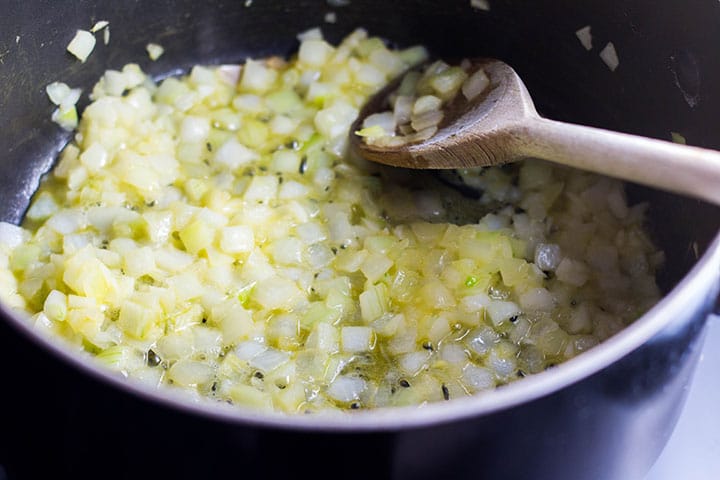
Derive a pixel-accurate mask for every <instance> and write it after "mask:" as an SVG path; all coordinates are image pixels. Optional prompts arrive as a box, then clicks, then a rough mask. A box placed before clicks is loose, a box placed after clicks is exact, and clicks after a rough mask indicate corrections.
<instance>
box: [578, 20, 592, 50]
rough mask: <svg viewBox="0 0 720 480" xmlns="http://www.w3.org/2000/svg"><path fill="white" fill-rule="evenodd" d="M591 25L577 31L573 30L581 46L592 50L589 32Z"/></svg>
mask: <svg viewBox="0 0 720 480" xmlns="http://www.w3.org/2000/svg"><path fill="white" fill-rule="evenodd" d="M591 28H592V27H591V26H590V25H587V26H585V27H583V28H581V29H580V30H578V31H577V32H575V35H576V36H577V38H578V40H580V43H581V44H582V46H583V47H585V50H588V51H589V50H592V47H593V45H592V33H591V32H590V30H591Z"/></svg>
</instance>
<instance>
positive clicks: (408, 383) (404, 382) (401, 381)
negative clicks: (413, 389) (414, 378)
mask: <svg viewBox="0 0 720 480" xmlns="http://www.w3.org/2000/svg"><path fill="white" fill-rule="evenodd" d="M398 383H399V384H400V386H401V387H403V388H409V387H410V382H408V381H407V380H405V379H404V378H402V379H400V381H399V382H398Z"/></svg>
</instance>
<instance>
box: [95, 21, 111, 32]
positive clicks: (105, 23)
mask: <svg viewBox="0 0 720 480" xmlns="http://www.w3.org/2000/svg"><path fill="white" fill-rule="evenodd" d="M108 25H110V22H108V21H107V20H100V21H98V22H95V25H93V26H92V28H91V29H90V31H91V32H92V33H96V32H99V31H100V30H102V29H103V28H105V27H107V26H108Z"/></svg>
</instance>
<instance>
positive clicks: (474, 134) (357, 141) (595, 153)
mask: <svg viewBox="0 0 720 480" xmlns="http://www.w3.org/2000/svg"><path fill="white" fill-rule="evenodd" d="M478 69H483V70H484V71H485V73H486V75H487V76H488V78H489V80H490V84H489V85H488V87H487V89H485V91H484V92H483V93H482V94H480V95H478V96H477V97H475V98H474V99H472V100H470V101H465V99H464V98H463V96H462V94H460V95H458V96H457V97H456V98H455V99H454V100H453V101H452V102H451V103H449V104H448V105H447V106H446V107H445V108H444V119H443V121H442V123H441V124H440V125H439V128H438V131H437V132H436V133H435V134H434V135H433V136H432V137H430V138H429V139H427V140H424V141H422V142H419V143H408V144H405V145H402V146H377V145H373V144H370V143H367V142H366V141H365V140H364V139H363V138H362V137H360V136H359V135H357V134H356V133H354V132H356V131H358V130H359V129H360V128H361V126H362V123H363V121H364V119H365V118H366V117H367V116H369V115H371V114H373V113H376V112H378V111H381V110H382V109H383V106H384V105H386V104H387V102H386V99H387V97H388V96H389V95H390V94H391V93H392V92H394V91H395V90H396V89H397V86H398V84H399V80H400V79H398V80H397V81H395V82H392V83H391V84H389V85H388V86H387V87H386V88H384V89H383V90H381V91H380V92H378V93H377V94H376V95H374V96H373V97H372V98H371V99H370V101H369V102H368V103H367V104H366V105H365V107H364V108H363V109H362V110H361V112H360V114H359V116H358V119H357V120H356V121H355V124H354V125H353V126H352V128H351V132H353V133H351V134H350V137H351V138H350V142H351V145H352V148H354V150H355V151H356V152H357V153H358V154H359V155H360V156H361V157H363V158H365V159H367V160H371V161H374V162H378V163H382V164H385V165H391V166H395V167H404V168H413V169H455V168H475V167H487V166H494V165H502V164H505V163H508V162H512V161H516V160H520V159H523V158H541V159H544V160H548V161H552V162H555V163H559V164H563V165H566V166H570V167H575V168H579V169H582V170H587V171H592V172H595V173H599V174H603V175H608V176H611V177H615V178H619V179H622V180H627V181H631V182H636V183H640V184H643V185H647V186H651V187H656V188H660V189H663V190H668V191H672V192H675V193H679V194H683V195H688V196H692V197H696V198H699V199H702V200H705V201H708V202H711V203H714V204H718V205H720V152H717V151H715V150H708V149H702V148H697V147H690V146H686V145H681V144H677V143H672V142H667V141H663V140H656V139H651V138H646V137H639V136H635V135H629V134H625V133H619V132H612V131H609V130H603V129H599V128H593V127H587V126H580V125H573V124H569V123H564V122H558V121H555V120H549V119H545V118H542V117H541V116H540V115H539V114H538V113H537V111H536V109H535V106H534V103H533V101H532V97H531V96H530V93H529V92H528V90H527V88H526V87H525V85H524V83H523V81H522V79H521V78H520V76H519V75H518V74H517V73H516V72H515V70H514V69H513V68H512V67H510V66H509V65H508V64H506V63H504V62H502V61H500V60H495V59H487V58H481V59H475V60H474V61H472V62H471V67H470V71H471V72H472V71H476V70H478ZM401 78H402V76H401Z"/></svg>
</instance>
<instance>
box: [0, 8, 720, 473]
mask: <svg viewBox="0 0 720 480" xmlns="http://www.w3.org/2000/svg"><path fill="white" fill-rule="evenodd" d="M245 3H246V2H243V1H240V2H223V1H221V0H213V1H206V2H193V1H191V0H180V1H175V2H171V1H153V2H149V1H147V2H141V1H127V2H92V1H88V0H82V1H75V2H69V1H68V2H65V1H64V2H55V1H51V0H39V1H33V2H14V1H8V0H0V11H2V12H4V13H3V15H2V16H0V63H1V65H0V86H1V87H2V88H0V105H1V107H0V119H1V121H2V131H0V151H2V153H3V155H2V157H0V205H2V207H1V208H0V219H2V220H6V221H18V220H19V218H20V217H21V215H22V213H23V211H24V210H25V208H26V206H27V202H28V196H29V195H30V194H31V193H32V191H34V189H35V188H36V186H37V182H38V179H39V177H40V176H41V175H42V173H43V172H45V171H47V169H48V168H49V167H50V166H51V164H52V161H53V159H54V157H55V155H56V154H57V151H58V150H59V148H60V147H61V146H62V145H63V144H64V143H65V142H66V141H67V138H68V136H67V135H66V134H64V133H62V132H60V131H59V130H58V129H57V128H56V127H55V126H54V125H53V124H51V123H50V121H49V118H50V112H51V107H50V105H49V103H48V102H47V100H46V98H45V96H44V92H43V89H44V85H46V84H48V83H50V82H52V81H54V80H58V79H60V80H63V81H66V82H68V83H70V84H73V85H83V86H85V88H88V87H89V86H90V85H91V84H92V83H93V81H94V80H95V79H97V78H98V76H99V75H100V74H101V73H102V72H103V71H104V70H105V69H107V68H119V67H121V66H122V65H123V64H125V63H127V62H130V61H139V62H140V63H141V65H142V66H143V68H147V70H148V71H149V72H151V73H153V74H155V75H166V74H168V73H172V72H175V71H178V69H186V68H188V67H189V66H191V65H193V64H196V63H219V62H223V63H230V62H237V61H239V60H242V59H243V58H246V57H255V58H257V57H260V56H263V55H266V54H271V53H281V54H286V53H289V52H291V51H292V50H293V48H294V47H295V46H296V41H295V40H294V37H295V34H296V33H297V32H300V31H302V30H305V29H307V28H310V27H314V26H318V25H320V26H322V27H323V30H324V31H326V33H327V35H328V37H330V38H331V39H333V40H337V39H339V38H341V37H342V36H343V35H344V34H346V33H348V32H349V31H350V30H351V29H353V28H355V27H358V26H363V27H365V28H367V29H368V30H369V31H370V32H371V33H373V34H380V35H382V36H385V37H387V38H390V39H393V40H394V41H397V42H399V43H401V44H410V43H416V42H422V43H425V44H427V45H428V46H430V47H431V50H433V51H434V52H435V53H437V54H439V55H453V56H462V55H473V56H480V55H484V56H494V57H498V58H502V59H504V60H506V61H508V62H509V63H510V64H512V65H513V66H515V67H516V69H517V70H518V71H519V73H520V74H521V76H522V77H523V78H524V79H525V80H526V83H527V85H528V88H529V90H530V92H531V93H532V94H533V96H534V97H535V99H536V102H537V105H538V108H539V110H540V111H541V112H542V113H543V114H545V115H546V116H549V117H551V118H556V119H559V120H566V121H571V122H575V123H584V124H588V125H595V126H600V127H605V128H612V129H617V130H622V131H626V132H630V133H636V134H643V135H648V136H654V137H658V138H667V137H668V135H669V132H670V131H679V132H681V133H682V134H683V135H685V136H686V137H687V138H688V141H689V142H690V143H693V144H697V145H702V146H706V147H711V148H713V147H714V148H718V147H719V146H720V137H718V136H717V135H716V133H715V129H716V125H720V97H718V96H717V95H714V92H713V91H712V89H713V88H714V86H715V85H718V84H720V56H718V55H717V49H716V47H715V46H716V45H720V24H718V23H717V22H715V21H713V19H715V18H718V16H719V15H720V4H718V3H717V2H712V1H709V0H707V1H702V0H688V1H685V2H669V1H665V2H657V1H645V0H632V1H619V0H618V1H610V2H607V1H606V2H600V1H594V0H593V1H587V2H576V1H575V2H573V1H562V0H494V1H493V0H491V2H490V3H491V11H490V12H481V11H478V10H474V9H472V8H471V7H470V6H469V1H467V0H453V1H443V2H437V1H419V0H417V1H415V0H413V1H398V2H386V1H382V0H368V1H361V0H352V1H351V2H349V4H348V5H345V6H340V7H334V6H331V5H329V4H328V3H326V2H324V1H309V0H302V1H292V2H290V1H287V2H280V1H277V2H270V1H262V0H255V1H254V2H250V3H251V5H250V6H245ZM328 11H335V12H336V13H337V18H338V21H337V23H335V24H332V25H330V24H324V23H323V21H322V19H323V16H324V14H325V13H327V12H328ZM104 19H107V20H109V21H110V25H111V26H110V28H111V32H112V36H111V41H110V45H109V46H107V47H105V46H104V45H100V44H99V45H98V47H97V50H96V51H95V52H94V54H93V56H92V57H91V59H90V60H89V61H88V63H87V64H85V65H81V64H79V63H78V62H75V61H73V60H72V59H71V58H70V57H69V56H68V55H67V54H65V53H64V46H65V45H66V44H67V42H68V41H69V40H70V38H72V35H73V34H74V31H75V29H76V28H89V26H91V25H92V24H93V23H94V22H95V21H97V20H104ZM585 25H592V27H593V34H594V41H595V47H594V50H593V51H591V52H587V51H586V50H585V49H584V48H582V46H580V44H579V42H578V40H577V38H575V34H574V32H575V30H577V29H579V28H581V27H583V26H585ZM690 26H692V27H690ZM149 41H154V42H158V43H161V44H163V45H164V46H165V47H166V54H165V55H164V56H163V57H161V59H160V60H159V61H158V62H155V63H151V62H150V61H149V60H147V58H146V56H145V53H144V48H145V45H146V44H147V43H148V42H149ZM608 41H612V42H613V43H614V44H615V45H616V47H617V49H618V52H619V55H620V58H621V66H620V68H619V69H618V70H617V71H616V72H615V73H611V72H610V71H609V70H608V69H607V68H606V66H605V65H604V64H603V63H602V61H601V60H600V59H599V58H598V56H597V52H599V50H600V49H602V47H603V46H604V45H605V43H607V42H608ZM630 193H631V196H632V198H634V199H636V200H650V201H651V204H652V208H651V211H650V216H651V228H652V230H653V234H654V237H655V239H656V241H657V243H658V244H659V245H660V246H661V247H662V248H663V249H664V250H665V251H666V252H667V254H668V262H667V267H666V269H665V270H664V272H663V274H662V277H661V279H660V281H661V283H662V286H663V288H664V289H665V290H666V291H668V292H670V293H669V295H668V297H667V298H666V299H665V301H664V302H663V303H662V304H661V305H659V306H658V307H656V308H655V309H653V311H651V312H650V313H649V314H648V315H646V317H645V318H643V319H642V320H641V321H640V322H639V323H641V325H640V326H639V327H638V329H636V330H634V331H633V332H630V333H627V335H626V332H623V333H621V334H620V335H619V336H618V337H622V338H621V339H620V340H618V342H616V343H617V345H613V346H611V347H608V349H606V352H608V353H607V355H605V357H602V358H601V356H600V355H598V356H596V357H597V358H598V362H597V365H596V366H594V367H593V366H590V367H588V368H586V369H585V370H584V372H585V373H582V372H581V373H578V371H580V370H582V369H575V370H572V367H570V368H565V367H566V365H562V366H559V367H557V370H558V372H557V373H558V375H557V376H558V378H559V377H560V375H564V377H563V378H564V380H562V381H558V382H555V383H553V384H552V385H554V386H550V387H543V388H539V389H536V390H535V393H532V394H527V395H524V396H523V395H522V394H521V395H517V396H515V397H513V398H515V400H513V401H511V402H508V403H507V405H500V406H496V407H493V408H487V409H484V410H483V409H480V408H475V407H473V406H472V405H470V404H468V405H469V408H468V409H467V413H464V414H463V413H457V412H456V411H454V413H453V414H452V415H447V416H443V415H435V414H434V413H433V412H435V410H432V409H430V410H429V413H428V418H427V419H426V420H423V419H418V416H417V415H416V416H415V417H413V419H411V420H408V421H407V422H404V421H403V420H402V419H400V420H397V419H391V420H390V421H389V423H388V425H385V426H383V425H382V424H380V423H377V422H375V423H373V422H369V423H364V424H362V425H360V424H358V425H359V428H357V429H354V428H353V426H352V422H350V426H348V424H343V423H338V424H337V425H331V424H323V425H321V426H319V427H312V426H308V425H309V424H308V423H307V422H305V423H302V424H298V423H293V422H288V423H287V425H285V424H283V422H282V421H270V422H264V421H262V419H261V420H260V421H243V419H242V418H240V419H228V418H227V417H226V416H222V415H213V414H208V415H202V414H200V415H198V414H197V412H196V409H195V410H193V409H189V410H185V409H183V408H180V409H177V408H174V406H177V405H176V404H174V403H171V402H167V404H166V403H165V402H164V401H163V400H158V399H157V398H153V399H151V400H149V401H148V400H147V398H145V397H147V395H145V396H140V395H137V391H136V390H134V389H132V388H129V387H120V388H118V385H117V383H114V384H110V383H108V382H107V378H106V377H104V376H102V375H100V374H97V372H90V373H91V375H88V372H87V370H85V371H83V370H82V369H78V368H76V367H77V365H70V364H69V363H68V362H65V361H62V360H58V358H59V357H58V354H57V352H56V351H52V352H51V351H49V350H48V345H47V344H46V343H45V342H42V341H40V340H38V339H37V338H35V337H33V336H32V335H28V333H27V329H24V328H22V327H21V326H20V327H19V325H18V324H19V320H18V319H16V318H11V317H10V316H9V315H8V314H7V312H5V314H4V317H6V318H4V319H3V320H7V321H2V322H0V340H1V341H2V343H1V344H0V347H1V348H0V371H2V372H3V373H2V375H3V377H2V378H3V380H4V381H3V391H2V395H1V398H2V399H1V400H0V425H2V427H0V465H5V468H6V470H7V474H8V476H9V478H11V479H15V478H44V477H47V476H48V475H49V474H53V475H54V476H60V477H61V478H64V477H66V476H67V477H69V476H72V477H75V478H78V477H80V478H85V477H88V478H89V477H97V476H103V477H109V478H149V477H157V478H214V477H220V476H225V475H228V474H233V475H236V476H241V475H242V476H245V477H246V478H257V477H259V476H260V475H262V476H263V477H266V478H287V477H296V478H300V477H304V476H312V477H314V478H326V477H327V478H378V479H380V478H397V479H405V478H407V479H416V478H417V479H424V478H434V479H437V478H448V479H455V478H458V479H459V478H468V479H471V478H472V479H566V478H567V479H613V480H617V479H623V480H624V479H636V478H642V476H643V475H644V473H645V472H646V471H647V470H648V468H649V467H650V465H651V464H652V462H653V461H654V460H655V458H656V457H657V455H658V454H659V452H660V451H661V450H662V448H663V446H664V444H665V442H666V441H667V439H668V438H669V436H670V434H671V432H672V429H673V427H674V424H675V421H676V419H677V417H678V415H679V413H680V410H681V408H682V404H683V401H684V396H685V394H686V392H687V386H688V384H689V383H690V381H691V378H692V373H693V370H694V367H695V365H696V363H697V360H698V357H699V353H700V349H701V346H702V340H703V332H704V327H705V325H706V320H707V314H708V312H709V311H710V309H711V308H712V305H713V304H714V302H715V299H716V297H717V293H718V278H717V277H718V275H717V272H718V268H720V247H719V246H718V243H717V240H716V239H715V236H716V232H717V228H718V224H719V223H720V215H719V214H718V211H717V209H716V208H714V207H710V206H708V205H705V204H702V203H700V202H696V201H692V200H688V199H682V198H678V197H675V196H671V195H667V194H663V193H660V192H655V191H650V190H647V189H642V188H639V187H632V189H631V192H630ZM714 239H715V241H714ZM700 255H702V258H700V259H699V260H698V257H699V256H700ZM693 265H695V268H694V270H692V271H691V267H693ZM678 285H679V286H678ZM658 324H660V326H659V327H658ZM13 327H15V328H13ZM17 327H19V331H18V328H17ZM648 332H651V333H652V334H648ZM642 335H645V337H646V338H645V337H643V338H644V340H643V341H636V340H634V339H636V338H640V337H641V336H642ZM633 336H634V337H633ZM633 341H635V343H636V345H635V344H633ZM631 344H633V346H632V348H630V346H629V345H631ZM603 347H604V346H603ZM613 349H614V350H613ZM613 351H616V352H621V353H618V354H616V356H615V357H614V358H612V359H611V361H608V360H607V358H609V356H612V355H613V353H612V352H613ZM603 358H604V360H603ZM603 362H604V363H603ZM585 363H586V364H587V363H588V362H585ZM583 368H584V367H583ZM563 372H565V373H563ZM543 375H545V374H543ZM548 375H549V376H548V378H550V377H551V376H552V375H553V373H550V372H548ZM524 382H525V381H523V382H520V383H524ZM545 383H546V384H548V385H549V384H551V383H552V382H545ZM518 398H521V400H517V399H518ZM463 405H465V404H463ZM169 407H172V408H169ZM456 410H457V409H456ZM399 416H400V417H402V414H400V415H399ZM18 420H22V422H18ZM2 477H3V472H2V470H1V469H0V480H3V479H2Z"/></svg>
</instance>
